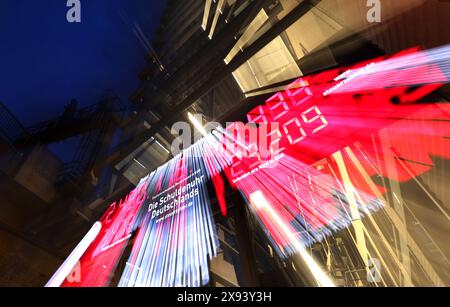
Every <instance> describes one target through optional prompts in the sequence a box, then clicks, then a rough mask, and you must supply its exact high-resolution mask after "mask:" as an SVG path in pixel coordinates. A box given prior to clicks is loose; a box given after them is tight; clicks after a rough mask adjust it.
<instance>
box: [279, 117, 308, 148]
mask: <svg viewBox="0 0 450 307" xmlns="http://www.w3.org/2000/svg"><path fill="white" fill-rule="evenodd" d="M292 124H295V128H296V129H298V130H299V131H300V135H301V136H300V137H298V138H296V139H295V140H294V139H293V137H292V135H291V133H289V128H288V126H289V125H292ZM283 129H284V132H285V133H286V136H287V138H288V140H289V143H290V144H291V145H294V144H297V143H298V142H300V141H301V140H303V139H304V138H306V133H305V130H304V129H303V127H302V125H301V124H300V121H299V120H298V119H297V118H293V119H291V120H290V121H288V122H287V123H286V124H284V125H283Z"/></svg>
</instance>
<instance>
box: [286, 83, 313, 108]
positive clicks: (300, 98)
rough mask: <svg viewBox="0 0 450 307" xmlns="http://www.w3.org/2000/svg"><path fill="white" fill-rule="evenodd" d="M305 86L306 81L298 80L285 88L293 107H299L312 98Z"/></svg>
mask: <svg viewBox="0 0 450 307" xmlns="http://www.w3.org/2000/svg"><path fill="white" fill-rule="evenodd" d="M307 85H308V83H307V82H306V81H304V80H303V79H298V80H296V81H294V82H293V83H291V84H290V85H289V86H288V87H287V88H286V94H287V96H288V97H289V100H290V101H291V102H292V104H293V105H294V106H299V105H301V104H302V103H304V102H305V101H307V100H308V99H310V98H311V97H312V92H311V90H310V89H309V88H308V87H307ZM294 89H295V90H294Z"/></svg>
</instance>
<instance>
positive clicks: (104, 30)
mask: <svg viewBox="0 0 450 307" xmlns="http://www.w3.org/2000/svg"><path fill="white" fill-rule="evenodd" d="M66 2H67V1H66V0H44V1H33V0H1V1H0V38H1V40H0V101H2V102H3V103H4V104H6V105H7V106H8V107H9V108H10V110H11V111H12V112H13V113H14V114H15V115H16V117H17V118H18V119H19V120H20V121H21V122H22V123H23V124H24V125H25V126H30V125H32V124H35V123H39V122H41V121H44V120H46V119H51V118H54V117H56V116H58V115H59V114H61V112H62V111H63V110H64V106H65V105H66V104H67V103H68V102H69V101H70V100H71V99H72V98H75V99H77V100H78V102H79V104H80V106H87V105H91V104H94V103H96V102H98V100H99V98H100V97H102V96H105V95H118V96H119V97H121V99H122V101H124V102H128V99H129V96H130V94H131V93H132V92H133V91H134V90H135V89H136V87H137V86H138V78H137V73H138V72H139V71H140V70H141V69H143V68H144V66H145V63H146V60H145V55H146V49H145V46H144V45H143V44H142V43H141V42H140V40H139V39H138V37H137V36H136V35H135V34H134V33H133V29H134V25H136V26H138V27H140V28H141V29H142V31H143V33H144V34H145V36H146V37H147V38H148V40H149V41H151V40H152V37H153V35H154V33H155V31H156V29H157V27H158V25H159V22H160V17H161V15H162V12H163V9H164V5H165V1H164V0H81V4H82V9H81V18H82V22H81V24H80V23H72V24H71V23H68V22H67V19H66V13H67V11H68V9H69V8H67V7H66Z"/></svg>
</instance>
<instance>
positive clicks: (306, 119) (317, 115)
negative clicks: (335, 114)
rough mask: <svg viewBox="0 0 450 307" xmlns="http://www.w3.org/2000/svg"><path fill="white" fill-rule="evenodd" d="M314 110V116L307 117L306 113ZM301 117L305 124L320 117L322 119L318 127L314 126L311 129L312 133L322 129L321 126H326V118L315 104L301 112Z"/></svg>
mask: <svg viewBox="0 0 450 307" xmlns="http://www.w3.org/2000/svg"><path fill="white" fill-rule="evenodd" d="M313 111H314V112H315V113H316V115H315V116H314V117H311V118H308V116H307V115H308V114H309V113H311V112H313ZM302 118H303V121H304V122H305V123H307V124H311V123H313V122H315V121H316V120H318V119H320V120H321V121H322V125H320V126H319V127H317V128H315V129H314V130H313V133H316V132H318V131H320V130H322V129H323V128H325V127H327V126H328V121H327V120H326V118H325V117H324V116H323V115H322V113H321V112H320V110H319V108H318V107H317V106H313V107H311V108H310V109H308V110H306V111H305V112H303V113H302Z"/></svg>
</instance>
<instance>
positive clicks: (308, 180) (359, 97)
mask: <svg viewBox="0 0 450 307" xmlns="http://www.w3.org/2000/svg"><path fill="white" fill-rule="evenodd" d="M449 63H450V48H449V47H448V46H446V47H442V48H438V49H434V50H430V51H417V50H408V51H405V52H401V53H399V54H397V55H395V56H392V57H384V58H379V59H375V60H372V61H368V62H364V63H359V64H357V65H355V66H353V67H347V68H339V69H333V70H330V71H325V72H322V73H319V74H317V75H312V76H305V77H302V78H300V79H298V80H296V81H295V82H293V83H292V84H290V85H289V86H288V87H287V89H286V90H285V91H284V92H280V93H276V94H275V95H273V96H272V97H271V98H269V99H268V100H267V101H266V103H265V105H260V106H258V107H256V108H255V109H254V110H252V111H251V112H250V113H249V114H248V120H249V122H251V123H257V124H262V123H277V124H278V125H279V127H280V129H279V131H277V132H276V135H277V136H278V140H277V145H278V147H279V148H280V149H281V150H279V151H277V152H276V154H275V155H272V156H271V160H269V161H261V163H260V165H259V167H258V166H255V165H254V164H250V163H249V161H248V159H247V158H246V157H243V158H239V157H237V158H236V157H235V161H234V163H233V164H232V166H231V168H232V169H234V168H238V169H239V172H231V173H230V174H229V176H228V178H229V180H230V181H231V182H232V183H233V186H234V187H236V188H237V189H239V190H240V191H241V193H243V195H244V196H245V197H244V198H245V199H252V196H254V195H259V196H258V197H257V199H261V197H260V196H261V195H264V199H265V202H266V204H268V205H266V206H264V207H265V208H267V207H268V206H270V208H271V209H270V212H269V211H268V210H262V209H261V207H258V206H257V205H255V204H254V202H253V203H252V204H251V205H252V208H253V211H254V212H255V214H256V215H257V216H258V218H259V219H260V222H261V223H262V224H263V225H264V228H265V229H266V231H267V233H268V235H269V237H270V238H271V239H272V240H273V245H274V246H275V247H276V248H278V252H279V254H280V255H282V256H289V255H291V254H292V253H295V252H296V251H298V248H297V247H296V244H297V243H296V242H297V240H298V241H299V242H301V244H303V245H310V244H312V243H314V242H318V241H320V240H322V239H323V237H324V236H326V235H330V234H332V232H333V231H337V230H340V229H343V228H346V227H348V226H349V225H351V221H352V214H353V215H354V214H357V215H358V216H364V215H367V214H370V212H372V211H376V210H378V208H380V207H381V206H382V205H383V204H382V202H381V201H380V200H379V199H377V197H376V196H375V195H374V190H373V187H374V186H375V187H377V188H378V189H379V192H380V193H383V192H385V191H384V190H383V188H382V187H379V186H377V185H376V184H375V183H373V184H372V185H369V184H368V181H367V180H368V178H367V177H362V176H359V175H358V174H360V173H361V171H363V172H364V174H367V175H368V176H385V177H389V176H392V174H395V178H391V179H393V180H397V181H400V182H404V181H408V180H411V179H412V178H414V177H416V176H418V175H420V174H422V173H424V172H426V171H428V170H430V168H431V167H432V164H433V162H432V160H431V159H430V156H433V155H434V156H440V157H446V158H450V151H449V150H448V149H449V146H450V144H449V142H448V138H446V139H443V136H446V135H447V136H448V135H449V132H450V127H449V125H448V122H449V118H450V116H449V112H448V110H449V107H448V105H438V104H417V103H415V102H416V101H418V100H419V99H422V98H423V97H425V96H426V95H428V94H430V93H432V92H433V91H435V90H436V89H438V88H439V87H440V86H441V85H442V84H443V83H448V77H449V76H450V74H449V67H450V65H449ZM387 131H389V132H387ZM381 135H382V136H383V142H385V143H390V144H392V145H393V146H391V148H390V149H389V150H388V151H386V150H385V149H383V150H382V149H381V148H380V147H379V146H376V145H377V144H376V142H377V140H378V137H379V136H381ZM269 136H272V134H270V135H269ZM406 140H408V141H406ZM436 144H439V146H436ZM443 145H444V146H443ZM355 146H356V147H355ZM381 150H382V151H381ZM334 156H336V157H341V158H339V159H334V158H333V157H334ZM324 159H326V161H327V165H328V166H327V168H324V167H323V166H322V167H319V166H316V164H317V163H319V162H320V161H325V160H324ZM355 160H357V161H358V164H354V162H355ZM373 161H379V162H380V163H379V164H380V166H378V165H376V164H375V163H374V162H373ZM352 165H357V167H358V168H355V166H352ZM343 167H348V168H349V169H348V171H349V173H350V174H352V175H351V176H350V177H349V178H347V175H346V173H341V171H342V169H343ZM352 168H353V169H352ZM392 169H395V170H396V171H395V172H394V173H393V172H392V171H391V170H392ZM350 170H353V172H350ZM236 174H238V175H239V176H236ZM344 175H345V176H344ZM255 193H261V194H255ZM377 195H378V194H377ZM355 212H357V213H355ZM275 217H276V218H275ZM280 221H283V223H284V224H287V225H289V226H288V227H289V229H290V230H289V233H292V232H293V233H294V234H295V238H296V240H294V239H293V238H292V237H290V236H286V231H283V227H280V223H279V222H280Z"/></svg>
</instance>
